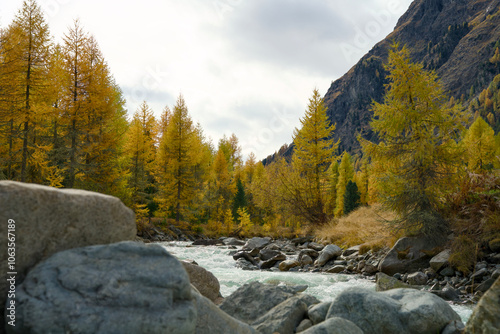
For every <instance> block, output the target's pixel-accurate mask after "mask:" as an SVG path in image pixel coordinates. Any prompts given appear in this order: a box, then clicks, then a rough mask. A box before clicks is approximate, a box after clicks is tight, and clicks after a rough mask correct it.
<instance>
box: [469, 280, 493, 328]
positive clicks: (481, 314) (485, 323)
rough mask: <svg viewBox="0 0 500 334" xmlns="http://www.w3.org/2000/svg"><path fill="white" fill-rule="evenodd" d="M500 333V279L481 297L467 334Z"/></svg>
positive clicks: (470, 320)
mask: <svg viewBox="0 0 500 334" xmlns="http://www.w3.org/2000/svg"><path fill="white" fill-rule="evenodd" d="M499 332H500V277H499V278H497V280H496V282H495V283H494V284H493V285H492V286H491V288H490V289H489V290H488V291H487V292H486V293H485V294H484V296H483V297H481V300H479V303H477V305H476V308H475V309H474V311H473V312H472V315H471V317H470V318H469V321H467V326H465V333H483V334H493V333H499Z"/></svg>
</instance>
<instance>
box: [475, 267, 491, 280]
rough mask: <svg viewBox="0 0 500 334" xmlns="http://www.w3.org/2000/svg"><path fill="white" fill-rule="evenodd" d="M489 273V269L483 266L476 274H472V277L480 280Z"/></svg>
mask: <svg viewBox="0 0 500 334" xmlns="http://www.w3.org/2000/svg"><path fill="white" fill-rule="evenodd" d="M487 274H488V269H486V268H481V269H479V270H478V271H476V272H475V273H474V274H472V276H471V279H474V280H476V281H478V280H479V281H480V280H481V279H482V278H483V276H485V275H487Z"/></svg>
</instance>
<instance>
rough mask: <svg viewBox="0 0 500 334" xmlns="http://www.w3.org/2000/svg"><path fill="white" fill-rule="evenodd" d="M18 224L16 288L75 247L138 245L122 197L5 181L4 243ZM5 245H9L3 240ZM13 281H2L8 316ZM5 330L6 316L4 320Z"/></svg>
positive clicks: (0, 206)
mask: <svg viewBox="0 0 500 334" xmlns="http://www.w3.org/2000/svg"><path fill="white" fill-rule="evenodd" d="M9 220H13V221H14V222H15V223H14V224H12V225H15V232H14V234H15V239H16V240H15V244H16V261H15V262H16V263H15V272H17V277H16V283H17V284H19V283H21V281H22V279H23V277H24V276H25V275H26V273H27V272H28V270H29V269H31V268H32V267H33V266H34V265H36V264H37V263H39V262H40V261H42V260H43V259H46V258H48V257H49V256H51V255H52V254H55V253H57V252H60V251H63V250H66V249H71V248H75V247H83V246H90V245H98V244H109V243H114V242H119V241H124V240H134V239H135V237H136V234H137V228H136V224H135V216H134V213H133V211H132V210H130V209H129V208H127V207H126V206H125V205H124V204H123V203H122V202H121V201H120V200H119V199H118V198H116V197H113V196H108V195H102V194H99V193H94V192H90V191H84V190H76V189H56V188H52V187H46V186H42V185H36V184H29V183H20V182H13V181H0V221H1V222H3V223H2V224H3V225H2V228H1V229H0V238H1V239H2V240H7V231H8V229H7V222H9ZM2 244H3V241H2ZM7 260H8V259H7V251H6V250H4V251H2V252H0V270H2V272H3V273H7V272H10V271H14V270H7ZM6 295H7V281H6V280H1V281H0V313H2V314H3V310H4V305H5V298H6ZM0 319H1V320H0V328H3V323H4V322H3V317H1V318H0Z"/></svg>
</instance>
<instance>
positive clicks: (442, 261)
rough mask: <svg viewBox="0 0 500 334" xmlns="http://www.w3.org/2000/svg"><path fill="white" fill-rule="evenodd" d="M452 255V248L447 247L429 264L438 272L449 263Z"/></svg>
mask: <svg viewBox="0 0 500 334" xmlns="http://www.w3.org/2000/svg"><path fill="white" fill-rule="evenodd" d="M450 255H451V250H449V249H445V250H444V251H442V252H441V253H439V254H438V255H436V256H434V257H433V258H432V259H430V261H429V265H430V266H431V268H432V269H433V270H434V271H435V272H438V271H439V270H440V269H441V268H442V267H444V266H446V265H448V260H449V259H450Z"/></svg>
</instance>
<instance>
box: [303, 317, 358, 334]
mask: <svg viewBox="0 0 500 334" xmlns="http://www.w3.org/2000/svg"><path fill="white" fill-rule="evenodd" d="M302 334H364V333H363V331H362V330H361V329H360V328H359V327H358V326H356V325H355V324H354V323H353V322H351V321H349V320H347V319H343V318H338V317H332V318H329V319H327V320H325V321H324V322H322V323H320V324H318V325H316V326H313V327H311V328H309V329H307V330H305V331H303V332H302Z"/></svg>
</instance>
